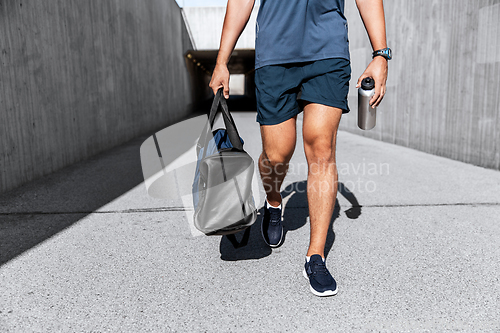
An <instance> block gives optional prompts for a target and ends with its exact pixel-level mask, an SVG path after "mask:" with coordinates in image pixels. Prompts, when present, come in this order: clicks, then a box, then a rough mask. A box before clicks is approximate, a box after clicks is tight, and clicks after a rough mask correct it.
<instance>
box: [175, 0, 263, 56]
mask: <svg viewBox="0 0 500 333" xmlns="http://www.w3.org/2000/svg"><path fill="white" fill-rule="evenodd" d="M183 11H184V13H185V15H186V19H187V22H188V24H189V28H190V30H191V33H192V36H193V39H194V44H195V47H196V50H218V49H219V45H220V37H221V34H222V26H223V24H224V16H225V15H226V7H184V8H183ZM258 11H259V6H258V5H255V6H254V8H253V11H252V15H251V16H250V19H249V20H248V23H247V26H246V27H245V30H243V32H242V33H241V36H240V38H239V39H238V42H237V43H236V46H235V49H255V22H256V20H257V14H258Z"/></svg>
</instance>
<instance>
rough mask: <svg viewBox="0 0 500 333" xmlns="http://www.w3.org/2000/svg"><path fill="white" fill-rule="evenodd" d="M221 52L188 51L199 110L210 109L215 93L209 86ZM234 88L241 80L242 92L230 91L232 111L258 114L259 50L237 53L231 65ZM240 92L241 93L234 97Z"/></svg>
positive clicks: (234, 53)
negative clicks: (256, 79)
mask: <svg viewBox="0 0 500 333" xmlns="http://www.w3.org/2000/svg"><path fill="white" fill-rule="evenodd" d="M217 54H218V50H207V51H193V50H190V51H188V52H186V54H185V58H186V62H187V63H188V64H189V65H188V68H191V69H192V70H191V73H192V74H191V77H192V80H193V83H194V84H193V87H194V88H193V89H194V90H195V91H193V93H194V96H195V100H196V103H195V105H194V109H195V110H200V111H201V110H208V109H209V108H210V104H211V100H212V97H213V93H212V91H211V89H210V88H209V86H208V84H209V83H210V79H211V77H212V72H213V70H214V68H215V63H216V60H217ZM228 69H229V73H230V75H231V78H230V86H231V84H232V83H233V82H234V81H237V80H238V81H241V82H240V84H241V89H232V90H230V97H229V100H228V107H229V109H230V110H231V111H255V110H256V102H255V81H254V73H255V50H253V49H240V50H234V51H233V53H232V54H231V58H230V60H229V63H228ZM234 92H236V93H237V94H234Z"/></svg>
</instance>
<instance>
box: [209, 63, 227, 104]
mask: <svg viewBox="0 0 500 333" xmlns="http://www.w3.org/2000/svg"><path fill="white" fill-rule="evenodd" d="M209 87H210V88H212V90H213V91H214V95H216V94H217V91H218V90H219V89H220V88H222V87H224V98H225V99H228V98H229V70H228V69H227V66H226V65H223V64H217V65H216V66H215V69H214V72H213V73H212V80H210V84H209Z"/></svg>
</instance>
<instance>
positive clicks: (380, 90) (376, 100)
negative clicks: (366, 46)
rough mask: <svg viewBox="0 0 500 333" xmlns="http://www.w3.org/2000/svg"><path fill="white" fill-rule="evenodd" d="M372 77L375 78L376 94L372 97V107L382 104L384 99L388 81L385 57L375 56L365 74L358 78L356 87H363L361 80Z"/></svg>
mask: <svg viewBox="0 0 500 333" xmlns="http://www.w3.org/2000/svg"><path fill="white" fill-rule="evenodd" d="M366 77H371V78H372V79H373V80H375V94H374V95H373V96H372V98H371V99H370V105H371V106H372V108H375V107H376V106H379V105H380V102H382V99H383V98H384V95H385V91H386V86H385V83H386V81H387V60H386V59H385V58H384V57H380V56H378V57H375V58H373V60H372V62H370V64H369V65H368V67H367V68H366V70H365V72H364V73H363V75H361V76H360V77H359V79H358V83H357V84H356V88H359V87H361V81H363V79H364V78H366Z"/></svg>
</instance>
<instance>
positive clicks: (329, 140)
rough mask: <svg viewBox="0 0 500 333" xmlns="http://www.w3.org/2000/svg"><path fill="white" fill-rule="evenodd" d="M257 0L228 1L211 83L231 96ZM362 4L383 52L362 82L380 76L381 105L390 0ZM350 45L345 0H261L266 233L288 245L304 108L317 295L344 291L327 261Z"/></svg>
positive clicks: (310, 264)
mask: <svg viewBox="0 0 500 333" xmlns="http://www.w3.org/2000/svg"><path fill="white" fill-rule="evenodd" d="M254 1H255V0H229V1H228V4H227V10H226V17H225V20H224V26H223V30H222V37H221V43H220V49H219V54H218V57H217V64H216V67H215V69H214V72H213V75H212V80H211V82H210V87H211V88H212V89H213V91H214V93H216V92H217V90H218V89H219V88H221V87H223V88H224V96H225V98H229V71H228V69H227V62H228V61H229V57H230V55H231V53H232V51H233V49H234V46H235V45H236V42H237V40H238V38H239V36H240V34H241V32H242V31H243V29H244V27H245V25H246V24H247V22H248V19H249V17H250V14H251V12H252V9H253V6H254ZM356 4H357V6H358V10H359V13H360V15H361V18H362V20H363V23H364V25H365V28H366V31H367V33H368V36H369V37H370V41H371V44H372V48H373V49H374V50H376V52H374V54H373V60H372V62H371V63H370V64H369V65H368V67H367V68H366V70H365V72H364V73H363V75H361V77H360V78H359V80H358V84H357V87H359V85H360V82H361V81H362V79H364V78H365V77H372V78H373V79H374V80H375V95H374V96H373V98H372V99H371V101H370V104H371V105H372V106H378V105H379V104H380V102H381V101H382V98H383V97H384V94H385V90H386V85H385V83H386V80H387V61H388V60H389V59H390V49H387V45H386V37H385V18H384V9H383V0H356ZM348 43H349V41H348V37H347V20H346V19H345V16H344V0H307V1H306V0H286V1H284V0H261V5H260V9H259V15H258V17H257V26H256V43H255V85H256V97H257V121H258V122H259V123H260V130H261V136H262V145H263V151H262V154H261V155H260V158H259V171H260V174H261V178H262V183H263V185H264V190H265V191H266V195H267V197H266V201H265V205H264V217H263V221H262V227H261V229H262V236H263V238H264V241H265V242H266V243H267V244H268V245H269V246H271V247H277V246H279V245H281V242H282V238H283V226H282V207H281V201H282V198H281V194H280V188H281V184H282V182H283V179H284V178H285V174H286V171H287V169H288V162H289V161H290V159H291V157H292V154H293V152H294V149H295V144H296V120H297V114H298V113H300V112H301V111H304V116H303V127H302V131H303V139H304V151H305V154H306V159H307V163H308V177H307V201H308V205H309V217H310V242H309V249H308V251H307V254H306V260H305V265H304V275H305V276H306V277H307V278H308V279H309V282H310V290H311V292H312V293H313V294H315V295H317V296H331V295H335V294H336V293H337V283H336V282H335V279H334V278H333V277H332V276H331V274H330V272H329V271H328V269H327V268H326V266H325V259H324V258H325V254H324V248H325V242H326V237H327V233H328V229H329V226H330V220H331V217H332V213H333V209H334V205H335V198H336V195H337V181H338V176H337V168H336V164H335V145H336V136H337V129H338V126H339V122H340V118H341V116H342V113H347V112H349V107H348V105H347V94H348V90H349V80H350V77H351V68H350V61H349V46H348ZM379 55H380V56H379ZM285 222H286V221H285Z"/></svg>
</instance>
